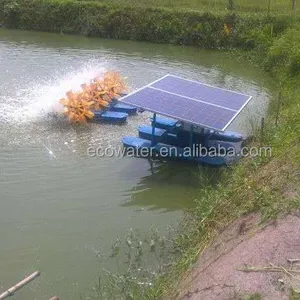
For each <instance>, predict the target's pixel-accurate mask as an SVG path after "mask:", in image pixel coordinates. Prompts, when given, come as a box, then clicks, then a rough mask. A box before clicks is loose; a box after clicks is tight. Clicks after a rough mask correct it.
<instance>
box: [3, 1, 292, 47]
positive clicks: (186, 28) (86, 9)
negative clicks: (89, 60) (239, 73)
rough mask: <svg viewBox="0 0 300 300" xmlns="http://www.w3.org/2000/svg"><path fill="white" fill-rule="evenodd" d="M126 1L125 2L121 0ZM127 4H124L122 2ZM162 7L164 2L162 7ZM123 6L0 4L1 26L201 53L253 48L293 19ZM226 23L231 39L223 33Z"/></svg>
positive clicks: (277, 16) (228, 12) (72, 3)
mask: <svg viewBox="0 0 300 300" xmlns="http://www.w3.org/2000/svg"><path fill="white" fill-rule="evenodd" d="M124 2H125V1H124ZM126 3H127V2H126ZM163 3H164V2H163ZM122 4H123V2H121V3H119V2H118V3H117V2H110V3H108V1H103V2H100V1H73V0H0V23H1V24H2V25H3V26H5V27H10V28H17V29H26V30H40V31H50V32H59V33H77V34H82V35H88V36H100V37H107V38H117V39H131V40H138V41H148V42H155V43H172V44H184V45H195V46H200V47H202V48H214V49H216V48H237V47H238V48H243V49H251V48H253V47H254V46H255V44H256V43H257V42H259V40H257V38H259V39H266V37H268V36H271V35H272V36H274V37H275V36H277V35H279V34H281V32H283V31H284V30H285V29H286V28H287V27H288V26H290V24H291V23H293V22H295V16H291V15H277V14H276V15H272V16H270V17H267V16H266V14H265V13H262V14H255V13H248V14H246V13H245V14H242V15H240V14H235V13H234V11H233V12H230V11H228V10H226V9H221V10H218V12H217V13H210V12H207V11H204V12H203V11H202V12H201V11H187V10H182V9H176V6H175V7H174V6H173V7H172V8H160V7H154V8H153V7H148V6H139V5H138V6H135V7H134V8H133V7H132V6H131V5H129V4H128V5H122ZM225 23H226V24H229V26H230V27H231V34H230V35H227V34H226V33H225V32H224V24H225Z"/></svg>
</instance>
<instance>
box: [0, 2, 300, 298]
mask: <svg viewBox="0 0 300 300" xmlns="http://www.w3.org/2000/svg"><path fill="white" fill-rule="evenodd" d="M153 1H154V0H153ZM250 2H251V4H248V3H250ZM286 2H287V1H284V2H283V1H282V2H276V3H279V4H278V5H279V6H278V7H281V8H282V7H283V6H280V5H284V4H286ZM128 3H130V2H128V1H126V2H125V0H124V1H121V2H120V3H119V2H118V4H117V5H116V4H109V3H108V2H107V1H102V2H100V1H83V2H80V1H57V0H55V1H54V0H53V1H50V0H46V1H42V0H33V1H24V0H22V1H21V0H18V1H8V0H0V22H1V23H2V24H3V25H4V26H7V27H12V28H21V29H28V30H44V31H53V32H62V33H80V34H84V35H92V36H102V37H111V38H120V39H133V40H143V41H150V42H164V43H174V44H186V45H194V46H199V47H203V48H212V49H219V48H225V49H231V51H236V50H237V49H238V50H237V51H236V55H241V56H247V57H248V59H250V60H253V62H255V63H256V64H259V66H260V67H261V68H264V69H265V70H267V71H268V72H269V73H270V74H271V75H272V76H273V77H274V80H275V81H277V85H278V86H279V87H280V90H281V100H280V102H279V101H277V99H273V101H272V102H271V104H270V110H269V114H268V116H267V118H266V123H265V129H264V134H263V135H260V134H259V132H260V131H259V129H258V130H257V132H258V134H257V135H256V138H254V140H253V141H252V145H253V146H259V145H268V146H272V154H273V156H272V157H271V158H261V157H255V158H248V159H244V160H243V161H242V162H241V163H240V164H238V165H236V166H233V167H231V168H228V169H226V170H225V169H224V170H223V173H224V174H223V176H222V180H221V181H220V183H219V184H218V186H217V187H213V186H209V184H207V185H206V186H205V188H203V189H202V190H201V193H199V196H198V198H197V200H196V201H197V209H196V210H195V211H194V212H193V213H192V214H191V215H190V216H189V219H188V220H187V222H184V223H183V228H182V234H180V235H179V236H178V238H177V239H176V241H175V246H176V248H177V250H178V251H179V252H180V255H179V259H178V260H177V261H176V263H174V264H173V265H172V267H171V268H170V270H169V273H168V274H167V275H165V276H161V277H159V278H157V280H156V282H155V284H154V286H153V287H150V288H149V286H147V287H145V288H143V287H140V286H139V287H137V284H136V282H128V285H127V286H126V295H124V298H126V299H160V298H162V297H163V298H170V299H174V297H175V295H176V288H177V283H178V281H179V280H180V277H181V275H182V274H183V272H185V271H186V270H187V269H188V268H189V267H190V266H191V264H192V263H193V262H195V260H196V259H197V257H198V255H199V254H201V253H202V251H203V250H204V249H205V248H206V247H207V245H209V243H210V242H211V241H212V240H213V238H214V237H215V236H216V235H217V234H218V232H219V231H220V229H222V228H224V227H226V226H228V225H229V224H230V223H232V222H233V221H234V220H236V219H237V218H238V217H240V216H242V215H245V214H248V213H250V212H257V213H260V214H261V215H262V217H263V219H270V218H274V217H276V216H277V215H278V214H282V213H285V212H288V211H290V210H292V209H295V208H299V206H300V197H299V195H300V187H299V179H300V170H299V165H300V141H299V136H300V85H299V80H300V50H299V49H300V25H299V24H298V23H299V20H298V19H297V18H296V17H295V16H290V15H289V12H288V9H286V10H284V14H279V11H280V8H278V10H277V12H278V14H276V15H275V14H271V16H270V17H267V16H266V13H265V6H264V5H265V4H261V3H260V2H259V1H256V2H255V1H246V0H243V1H242V0H241V1H239V2H238V3H240V4H239V5H240V8H238V7H236V9H237V10H242V11H243V13H242V14H234V13H232V12H228V10H225V8H224V2H221V1H215V2H214V5H215V9H214V7H213V6H210V9H207V10H209V11H210V12H203V11H204V10H206V9H205V7H208V4H207V3H208V1H204V0H201V1H199V2H196V1H191V2H184V1H178V2H175V5H174V7H173V8H172V9H171V8H170V7H171V6H172V3H174V2H173V1H172V2H171V1H167V0H164V1H159V2H158V3H157V4H155V2H145V1H144V2H143V1H142V2H140V3H139V5H138V6H137V7H136V8H135V9H132V7H131V6H130V5H128ZM149 3H150V4H149ZM151 3H153V4H151ZM198 3H200V4H201V5H202V7H201V8H198ZM205 3H206V4H205ZM236 3H237V2H236ZM150 5H151V7H149V6H150ZM152 5H153V6H155V8H153V7H152ZM205 5H206V6H205ZM188 6H191V7H188ZM254 7H256V8H257V9H254ZM174 8H175V9H174ZM176 8H180V10H179V9H176ZM181 8H183V9H181ZM190 8H191V9H190ZM273 8H274V7H273ZM214 10H215V11H216V12H214V13H213V11H214ZM249 10H250V11H251V12H250V13H249V12H246V11H249ZM253 11H259V12H260V13H259V14H253ZM225 23H227V24H230V27H231V33H230V34H228V35H227V34H226V33H225V31H224V24H225ZM241 50H247V52H241ZM278 108H279V109H278ZM200 179H201V181H202V183H203V180H204V178H200ZM114 284H115V282H114V283H113V285H114ZM116 291H118V285H116ZM119 291H120V290H119ZM170 291H171V292H170ZM99 299H102V296H101V295H99Z"/></svg>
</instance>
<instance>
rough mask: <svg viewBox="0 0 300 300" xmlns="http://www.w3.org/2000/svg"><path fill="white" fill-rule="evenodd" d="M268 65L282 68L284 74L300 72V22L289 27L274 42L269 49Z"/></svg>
mask: <svg viewBox="0 0 300 300" xmlns="http://www.w3.org/2000/svg"><path fill="white" fill-rule="evenodd" d="M268 67H269V68H270V69H272V70H281V72H283V74H282V75H284V74H288V75H289V76H296V75H298V74H299V73H300V24H298V25H296V26H295V27H293V28H290V29H288V30H287V31H286V33H285V34H283V35H282V36H281V37H280V38H278V39H277V40H276V41H275V42H274V44H273V45H272V47H271V48H270V50H269V59H268ZM277 72H278V71H277Z"/></svg>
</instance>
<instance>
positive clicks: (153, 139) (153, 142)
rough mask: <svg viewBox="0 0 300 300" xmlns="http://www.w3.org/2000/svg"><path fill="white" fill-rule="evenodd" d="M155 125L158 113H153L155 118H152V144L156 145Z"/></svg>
mask: <svg viewBox="0 0 300 300" xmlns="http://www.w3.org/2000/svg"><path fill="white" fill-rule="evenodd" d="M155 125H156V113H154V114H153V120H152V136H151V146H154V145H155Z"/></svg>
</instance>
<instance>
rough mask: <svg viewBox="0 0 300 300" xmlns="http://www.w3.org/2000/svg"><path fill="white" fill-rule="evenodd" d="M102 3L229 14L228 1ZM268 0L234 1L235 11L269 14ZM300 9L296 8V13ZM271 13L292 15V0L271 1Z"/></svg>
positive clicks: (126, 0)
mask: <svg viewBox="0 0 300 300" xmlns="http://www.w3.org/2000/svg"><path fill="white" fill-rule="evenodd" d="M94 1H98V2H102V3H109V4H111V3H115V4H117V5H126V6H127V5H128V6H134V7H136V6H140V7H150V8H153V7H156V8H161V7H163V8H171V9H180V10H194V11H201V12H203V11H207V12H228V10H229V1H228V0H139V1H135V0H114V1H111V0H94ZM298 6H299V5H298ZM268 7H269V1H268V0H251V1H250V0H233V11H235V12H247V13H249V12H253V13H256V12H260V13H267V12H268ZM299 9H300V8H299V7H297V6H296V12H297V13H299V11H300V10H299ZM270 12H271V13H272V12H273V13H274V12H276V13H292V0H270Z"/></svg>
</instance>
